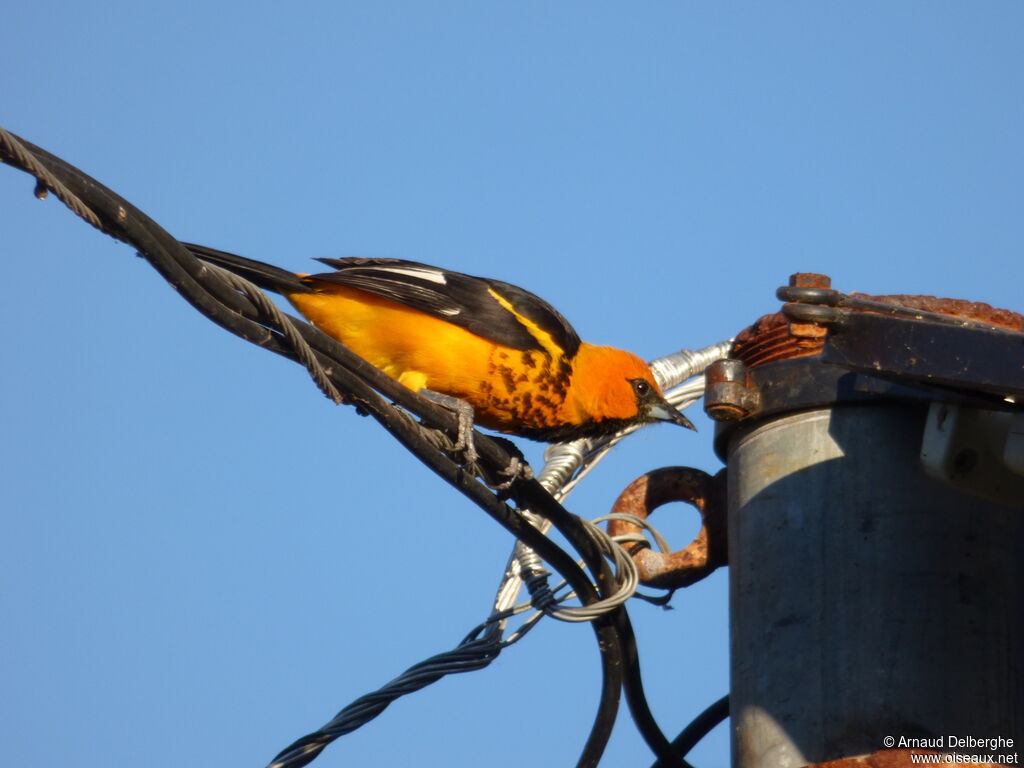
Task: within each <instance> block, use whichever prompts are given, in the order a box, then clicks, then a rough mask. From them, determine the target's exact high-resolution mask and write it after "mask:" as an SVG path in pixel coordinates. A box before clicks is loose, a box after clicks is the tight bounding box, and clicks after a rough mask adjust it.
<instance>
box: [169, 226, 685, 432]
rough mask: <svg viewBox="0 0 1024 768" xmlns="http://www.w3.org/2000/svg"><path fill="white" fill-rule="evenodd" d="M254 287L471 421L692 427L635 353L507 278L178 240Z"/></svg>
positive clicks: (511, 425)
mask: <svg viewBox="0 0 1024 768" xmlns="http://www.w3.org/2000/svg"><path fill="white" fill-rule="evenodd" d="M186 246H187V247H188V248H189V250H190V251H192V252H193V253H194V254H195V255H196V256H198V257H199V258H201V259H203V260H204V261H207V262H210V263H212V264H216V265H217V266H219V267H222V268H224V269H227V270H228V271H230V272H233V273H235V274H237V275H239V276H241V277H244V278H246V279H247V280H249V281H251V282H253V283H255V284H256V285H258V286H259V287H261V288H264V289H267V290H271V291H275V292H277V293H280V294H281V295H283V296H284V297H285V298H287V299H288V301H290V302H291V303H292V305H293V306H294V307H295V308H296V309H297V310H298V311H299V312H300V313H301V314H302V315H303V316H304V317H305V318H306V319H307V320H309V321H310V322H311V323H313V324H314V325H315V326H317V327H318V328H320V330H322V331H323V332H324V333H326V334H327V335H328V336H331V337H333V338H334V339H336V340H337V341H340V342H341V343H342V344H344V345H345V346H347V347H348V348H349V349H351V350H352V351H353V352H355V353H356V354H357V355H359V356H360V357H362V358H363V359H364V360H367V361H368V362H370V363H372V364H373V365H374V366H376V367H377V368H380V369H381V370H382V371H384V372H385V373H387V374H388V375H389V376H391V377H392V378H395V379H397V380H398V381H399V382H400V383H402V384H404V385H405V386H407V387H409V388H410V389H412V390H414V391H422V390H427V391H429V392H434V393H440V394H441V395H446V396H448V397H454V398H457V399H458V400H461V401H463V402H465V403H468V404H469V405H470V406H471V407H472V409H473V412H474V416H475V420H476V421H477V423H479V424H481V425H483V426H485V427H488V428H490V429H495V430H499V431H501V432H505V433H507V434H513V435H520V436H523V437H528V438H532V439H534V440H542V441H545V442H560V441H565V440H574V439H576V438H580V437H596V436H600V435H604V434H610V433H613V432H616V431H618V430H619V429H622V428H623V427H626V426H629V425H631V424H636V423H645V422H651V421H658V420H662V421H671V422H673V423H675V424H679V425H681V426H684V427H688V428H690V429H694V428H695V427H694V426H693V424H692V423H691V422H690V420H689V419H687V418H686V417H685V416H683V414H681V413H680V412H679V411H677V410H676V409H675V408H673V407H672V406H671V405H670V404H669V403H668V402H667V401H666V400H665V398H664V396H663V395H662V394H661V391H660V390H659V388H658V385H657V383H656V382H655V380H654V376H653V375H652V373H651V369H650V368H649V367H648V366H647V364H646V363H645V362H644V361H643V360H641V359H640V358H639V357H637V356H636V355H634V354H632V353H630V352H626V351H625V350H621V349H615V348H613V347H601V346H595V345H593V344H588V343H587V342H585V341H581V340H580V337H579V336H578V335H577V333H576V331H575V330H574V329H573V327H572V326H571V325H570V324H569V322H568V321H567V320H566V319H565V318H564V317H562V315H561V314H559V312H558V311H557V310H556V309H555V308H554V307H552V306H551V305H550V304H548V303H547V302H546V301H544V300H543V299H541V298H539V297H537V296H535V295H533V294H532V293H529V292H528V291H525V290H523V289H522V288H518V287H516V286H514V285H510V284H509V283H504V282H501V281H499V280H492V279H489V278H483V277H472V276H470V275H464V274H461V273H459V272H452V271H449V270H445V269H440V268H438V267H432V266H428V265H426V264H420V263H417V262H414V261H403V260H399V259H373V258H347V259H318V261H321V262H323V263H324V264H326V265H327V266H329V267H333V268H334V269H335V271H334V272H325V273H322V274H296V273H293V272H289V271H287V270H284V269H281V268H279V267H275V266H273V265H270V264H265V263H263V262H259V261H255V260H253V259H247V258H245V257H242V256H236V255H234V254H231V253H225V252H224V251H218V250H215V249H212V248H207V247H205V246H200V245H192V244H186Z"/></svg>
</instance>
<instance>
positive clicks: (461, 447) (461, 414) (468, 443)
mask: <svg viewBox="0 0 1024 768" xmlns="http://www.w3.org/2000/svg"><path fill="white" fill-rule="evenodd" d="M419 393H420V394H421V395H422V396H423V397H425V398H427V400H430V401H431V402H432V403H437V404H438V405H440V406H443V407H444V408H447V409H448V410H449V411H452V412H453V413H454V414H455V415H456V416H457V417H458V419H459V428H458V430H459V431H458V433H457V436H456V440H455V445H453V446H452V453H461V454H462V458H463V461H464V463H465V464H466V465H467V466H471V465H474V464H476V460H477V458H479V456H478V454H477V452H476V447H475V446H474V445H473V417H474V416H475V415H476V414H475V412H474V411H473V406H471V405H470V404H469V403H467V402H466V401H465V400H459V398H457V397H452V396H451V395H446V394H444V393H442V392H435V391H434V390H432V389H421V390H420V392H419Z"/></svg>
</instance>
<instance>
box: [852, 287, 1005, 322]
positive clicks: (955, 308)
mask: <svg viewBox="0 0 1024 768" xmlns="http://www.w3.org/2000/svg"><path fill="white" fill-rule="evenodd" d="M850 296H853V297H856V298H859V299H870V300H872V301H880V302H882V303H883V304H900V305H902V306H905V307H912V308H914V309H920V310H921V311H923V312H934V313H936V314H938V315H949V316H950V317H959V318H961V319H963V320H974V321H977V322H979V323H988V324H989V325H994V326H996V327H997V328H1006V329H1007V330H1010V331H1024V315H1022V314H1020V313H1018V312H1012V311H1010V310H1009V309H999V308H998V307H993V306H992V305H991V304H985V303H984V302H981V301H966V300H965V299H938V298H936V297H934V296H915V295H909V294H902V293H897V294H891V295H888V296H870V295H868V294H866V293H851V294H850Z"/></svg>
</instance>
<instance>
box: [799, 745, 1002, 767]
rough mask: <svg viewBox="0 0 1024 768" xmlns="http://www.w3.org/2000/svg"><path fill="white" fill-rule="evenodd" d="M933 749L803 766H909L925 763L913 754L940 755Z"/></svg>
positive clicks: (883, 752) (896, 751) (892, 751)
mask: <svg viewBox="0 0 1024 768" xmlns="http://www.w3.org/2000/svg"><path fill="white" fill-rule="evenodd" d="M941 754H942V753H941V752H936V751H935V750H933V749H880V750H879V751H878V752H872V753H871V754H869V755H859V756H857V757H846V758H843V759H842V760H829V761H828V762H826V763H808V764H807V765H806V766H804V767H803V768H910V766H918V765H927V764H928V763H926V762H925V761H924V760H922V759H921V758H920V757H915V755H917V756H920V755H941ZM938 764H939V765H973V766H980V767H981V768H1003V766H1004V765H1005V764H1004V763H967V762H959V761H956V762H954V761H952V760H950V761H946V762H943V761H942V759H941V758H940V760H939V761H938Z"/></svg>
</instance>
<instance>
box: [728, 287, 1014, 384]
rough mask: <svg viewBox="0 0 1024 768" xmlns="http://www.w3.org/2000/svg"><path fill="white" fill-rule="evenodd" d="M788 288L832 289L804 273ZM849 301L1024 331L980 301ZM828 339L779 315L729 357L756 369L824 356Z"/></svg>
mask: <svg viewBox="0 0 1024 768" xmlns="http://www.w3.org/2000/svg"><path fill="white" fill-rule="evenodd" d="M789 285H790V286H792V287H798V288H817V289H823V290H825V289H829V288H830V287H831V280H830V279H829V278H828V276H826V275H819V274H816V273H806V272H805V273H797V274H795V275H792V276H791V277H790V279H789ZM849 297H850V298H856V299H867V300H870V301H877V302H880V303H883V304H889V305H892V306H896V305H899V306H903V307H908V308H910V309H916V310H919V311H921V312H931V313H935V314H939V315H946V316H949V317H956V318H960V319H962V320H972V321H975V322H980V323H986V324H988V325H992V326H995V327H997V328H1005V329H1007V330H1011V331H1024V315H1021V314H1019V313H1017V312H1012V311H1010V310H1008V309H999V308H996V307H993V306H991V305H990V304H985V303H983V302H978V301H966V300H964V299H940V298H936V297H935V296H924V295H911V294H891V295H883V296H873V295H871V294H866V293H851V294H849ZM849 311H869V310H849ZM827 335H828V325H827V324H825V323H816V322H798V321H796V320H790V319H789V318H787V317H786V316H785V315H784V314H783V313H781V312H777V313H774V314H770V315H765V316H763V317H761V318H760V319H758V320H757V321H756V322H755V323H754V324H753V325H751V326H749V327H747V328H745V329H743V330H742V331H741V332H740V333H739V334H737V336H736V341H735V342H734V343H733V348H732V352H731V353H730V357H733V358H735V359H737V360H741V361H743V362H744V363H745V364H746V365H747V366H748V367H750V368H753V367H756V366H759V365H764V364H766V363H772V362H777V361H779V360H792V359H794V358H798V357H806V356H810V355H817V354H818V353H819V352H821V349H822V347H823V346H824V344H825V337H826V336H827Z"/></svg>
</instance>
